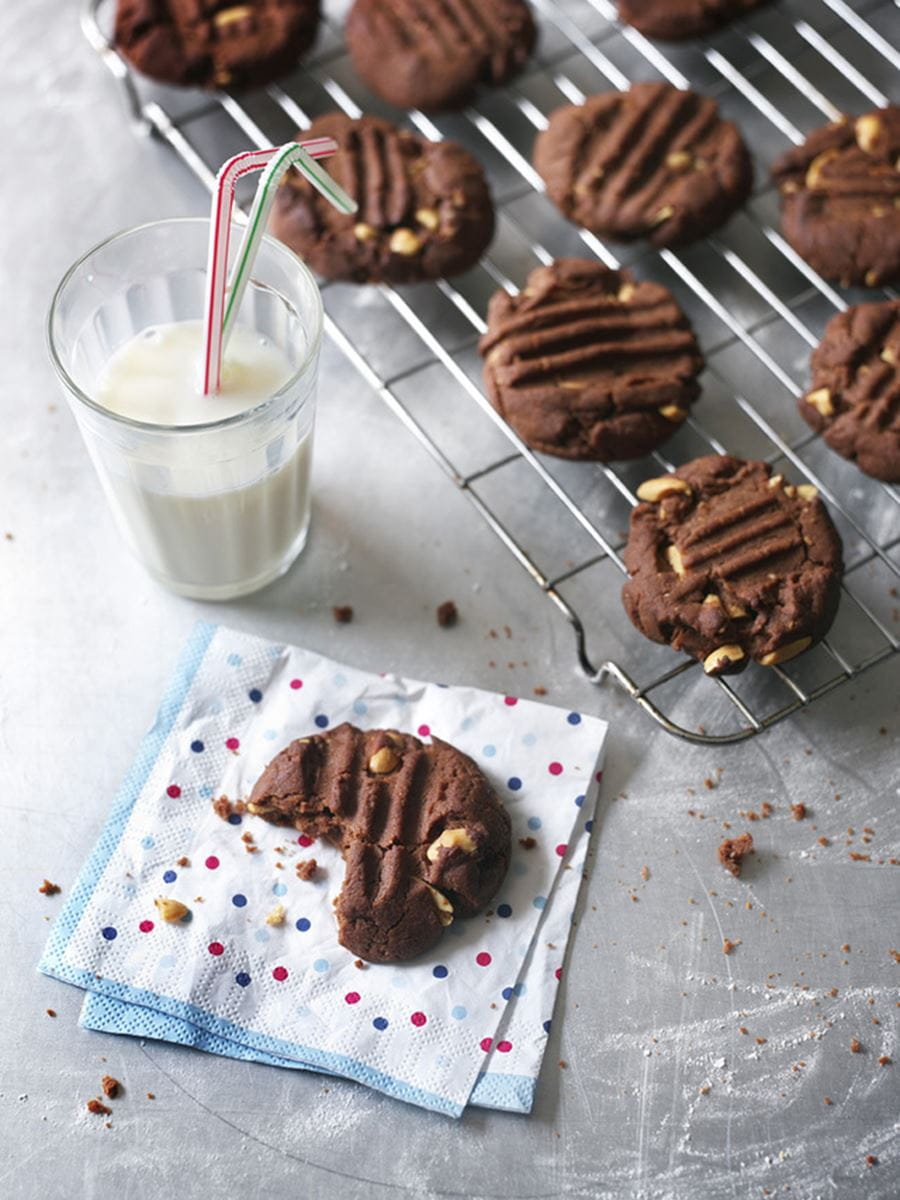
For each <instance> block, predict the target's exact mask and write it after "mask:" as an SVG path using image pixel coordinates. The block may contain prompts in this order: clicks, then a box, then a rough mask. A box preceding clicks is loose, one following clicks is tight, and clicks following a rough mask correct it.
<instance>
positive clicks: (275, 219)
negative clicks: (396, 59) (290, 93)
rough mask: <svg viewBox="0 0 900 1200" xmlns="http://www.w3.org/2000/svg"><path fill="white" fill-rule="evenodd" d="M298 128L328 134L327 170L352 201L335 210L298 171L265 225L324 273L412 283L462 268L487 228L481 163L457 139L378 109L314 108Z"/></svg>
mask: <svg viewBox="0 0 900 1200" xmlns="http://www.w3.org/2000/svg"><path fill="white" fill-rule="evenodd" d="M297 136H298V137H301V136H302V137H320V136H328V137H333V138H334V139H335V141H336V142H337V143H338V152H337V154H335V155H334V157H333V158H330V159H329V160H328V171H329V174H331V175H333V176H334V178H335V179H337V180H338V182H339V183H341V184H342V185H343V187H344V188H345V189H346V191H347V192H349V193H350V195H351V196H352V197H353V198H354V200H356V201H357V202H358V204H359V210H358V212H356V213H355V214H354V215H352V216H346V215H344V214H343V213H339V212H338V211H337V209H335V208H334V207H333V206H332V205H331V204H329V202H328V201H327V200H326V199H324V197H322V196H321V195H320V194H319V193H318V192H317V191H316V190H315V188H313V187H312V186H311V185H310V184H309V183H307V181H306V180H305V179H304V178H303V177H302V176H301V175H300V174H299V173H298V172H297V171H291V172H289V173H288V174H287V175H286V176H285V178H284V182H283V183H282V185H281V186H280V187H279V189H278V193H277V195H276V198H275V207H274V210H273V213H272V231H273V233H274V234H275V235H276V237H279V238H281V240H282V241H283V242H285V243H286V244H287V245H288V246H290V247H291V249H292V250H294V251H296V253H297V254H299V255H300V257H301V258H303V259H305V260H306V262H308V263H309V265H310V266H311V267H312V269H313V270H314V271H317V272H318V273H319V274H320V275H324V276H325V278H327V279H347V280H353V281H355V282H357V283H379V282H388V283H416V282H417V281H419V280H423V279H438V278H441V277H443V276H445V275H457V274H459V272H460V271H465V270H467V269H468V268H469V267H471V266H474V264H475V263H476V262H477V261H478V259H479V258H480V257H481V255H482V253H483V252H484V250H485V249H486V248H487V246H488V243H489V242H490V240H491V238H492V237H493V233H494V208H493V205H492V203H491V197H490V193H489V192H488V187H487V183H486V181H485V178H484V174H483V172H482V170H481V167H480V166H479V165H478V163H477V162H476V161H475V159H474V158H473V157H472V155H471V154H469V152H468V151H467V150H464V149H463V148H462V146H459V145H457V144H456V143H455V142H429V141H428V140H427V139H426V138H423V137H420V136H419V135H418V134H415V133H409V132H407V131H406V130H404V129H397V128H396V126H394V125H392V124H391V123H390V122H389V121H384V120H382V119H381V118H380V117H359V118H358V119H356V120H354V119H352V118H351V117H348V116H345V115H344V114H343V113H329V114H327V115H326V116H324V117H319V118H318V119H317V120H316V121H314V122H313V123H312V125H311V126H310V128H309V129H308V130H306V131H305V132H304V133H302V135H301V134H298V135H297Z"/></svg>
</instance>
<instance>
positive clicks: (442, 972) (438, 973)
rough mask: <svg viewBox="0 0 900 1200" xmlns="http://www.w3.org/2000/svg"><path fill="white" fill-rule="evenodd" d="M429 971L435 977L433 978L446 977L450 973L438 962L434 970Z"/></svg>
mask: <svg viewBox="0 0 900 1200" xmlns="http://www.w3.org/2000/svg"><path fill="white" fill-rule="evenodd" d="M431 973H432V975H433V976H434V977H435V979H446V978H447V976H448V975H449V974H450V972H449V971H448V970H447V968H446V967H445V966H444V964H443V963H438V965H437V966H436V967H435V968H434V970H433V971H432V972H431Z"/></svg>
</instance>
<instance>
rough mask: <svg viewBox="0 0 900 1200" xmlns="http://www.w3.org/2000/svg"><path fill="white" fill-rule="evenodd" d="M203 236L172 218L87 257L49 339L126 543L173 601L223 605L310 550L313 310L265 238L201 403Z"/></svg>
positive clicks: (200, 223)
mask: <svg viewBox="0 0 900 1200" xmlns="http://www.w3.org/2000/svg"><path fill="white" fill-rule="evenodd" d="M241 233H242V227H241V226H239V225H237V224H235V225H234V227H233V228H232V231H231V237H232V248H233V249H236V246H237V244H238V242H239V240H240V237H241ZM208 237H209V222H208V221H206V220H203V219H197V220H194V219H186V220H167V221H156V222H154V223H152V224H150V225H143V226H140V227H139V228H137V229H131V230H128V231H127V232H125V233H120V234H117V235H116V236H114V237H111V238H109V239H108V240H107V241H105V242H103V243H102V244H101V245H99V246H96V247H95V248H94V249H93V250H91V251H89V252H88V253H87V254H85V255H84V256H83V257H82V258H80V259H79V260H78V262H76V263H75V265H74V266H73V267H71V268H70V270H69V271H68V273H67V274H66V276H65V277H64V279H63V281H62V283H60V285H59V288H58V289H57V292H56V295H55V296H54V298H53V303H52V305H51V308H50V315H49V324H48V337H49V346H50V356H51V359H52V361H53V364H54V366H55V368H56V370H57V372H58V374H59V376H60V378H61V380H62V383H63V386H64V388H65V391H66V395H67V397H68V400H69V403H70V405H71V407H72V411H73V412H74V414H75V417H76V419H77V421H78V425H79V427H80V429H81V433H82V436H83V438H84V441H85V443H86V445H87V448H88V450H89V452H90V454H91V458H92V459H93V462H94V466H95V467H96V470H97V474H98V475H99V477H100V482H101V483H102V485H103V489H104V491H105V492H106V496H107V498H108V500H109V503H110V505H111V507H112V511H113V514H114V516H115V519H116V523H117V525H118V527H119V529H120V531H121V533H122V535H123V537H124V538H125V541H126V542H127V544H128V546H129V547H130V548H131V550H132V551H133V552H134V554H135V555H136V556H137V558H138V559H139V560H140V561H141V562H142V563H143V565H144V566H145V567H146V568H147V570H148V571H149V572H150V574H151V575H152V576H153V577H154V578H155V579H157V580H158V581H159V582H160V583H162V584H164V585H165V586H166V587H168V588H170V589H171V590H172V591H174V592H178V593H179V594H180V595H182V596H190V597H192V598H194V599H198V600H228V599H231V598H233V597H235V596H242V595H246V594H247V593H248V592H253V591H255V590H256V589H257V588H261V587H263V586H264V585H265V584H267V583H270V582H271V581H272V580H273V579H276V578H278V576H279V575H282V574H283V573H284V572H285V571H286V570H287V569H288V567H290V565H291V563H292V562H293V561H294V559H295V558H296V557H297V555H298V554H299V553H300V551H301V550H302V549H303V546H304V543H305V541H306V536H307V532H308V529H309V517H310V467H311V457H312V435H313V418H314V413H315V399H316V373H317V369H318V359H319V345H320V342H321V336H322V299H321V296H320V294H319V289H318V287H317V286H316V282H315V279H314V278H313V276H312V275H311V273H310V272H309V270H308V269H307V268H306V267H305V266H304V264H303V263H302V262H301V261H300V260H299V259H298V258H297V257H296V256H295V255H294V254H293V253H292V252H291V251H290V250H288V249H287V247H285V246H283V245H282V244H281V243H280V242H277V241H274V240H273V239H271V238H268V237H266V238H264V239H263V242H262V245H261V247H260V251H259V255H258V257H257V259H256V263H255V265H254V269H253V278H252V279H251V281H250V284H249V286H248V287H247V291H246V293H245V296H244V299H243V302H242V304H241V308H240V312H239V313H238V316H237V320H236V323H235V327H234V329H233V331H232V334H231V338H230V340H229V342H228V346H227V349H226V352H225V356H224V361H223V372H222V388H221V391H220V392H219V393H218V394H217V395H213V396H204V395H202V393H201V390H200V368H201V363H200V358H201V354H202V346H203V330H202V316H203V307H204V288H205V282H206V255H207V242H208Z"/></svg>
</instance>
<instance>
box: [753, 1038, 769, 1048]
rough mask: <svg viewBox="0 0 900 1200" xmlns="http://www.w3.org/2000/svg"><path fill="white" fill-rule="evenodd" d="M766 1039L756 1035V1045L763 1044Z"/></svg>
mask: <svg viewBox="0 0 900 1200" xmlns="http://www.w3.org/2000/svg"><path fill="white" fill-rule="evenodd" d="M768 1040H769V1039H768V1038H764V1037H758V1038H757V1039H756V1044H757V1046H764V1045H765V1044H766V1042H767V1041H768Z"/></svg>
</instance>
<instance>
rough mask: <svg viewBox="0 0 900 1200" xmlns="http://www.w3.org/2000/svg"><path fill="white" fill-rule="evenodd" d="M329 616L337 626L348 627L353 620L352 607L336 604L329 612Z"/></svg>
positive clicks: (350, 605)
mask: <svg viewBox="0 0 900 1200" xmlns="http://www.w3.org/2000/svg"><path fill="white" fill-rule="evenodd" d="M331 615H332V616H333V617H334V619H335V621H336V622H337V624H338V625H349V624H350V622H351V621H352V620H353V605H352V604H336V605H335V606H334V608H333V609H332V610H331Z"/></svg>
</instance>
